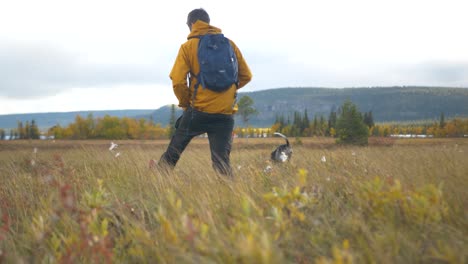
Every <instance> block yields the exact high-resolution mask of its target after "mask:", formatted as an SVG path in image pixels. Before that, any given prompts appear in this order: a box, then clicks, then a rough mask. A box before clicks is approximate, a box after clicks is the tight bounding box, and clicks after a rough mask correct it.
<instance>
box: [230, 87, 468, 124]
mask: <svg viewBox="0 0 468 264" xmlns="http://www.w3.org/2000/svg"><path fill="white" fill-rule="evenodd" d="M244 95H248V96H250V97H251V98H252V99H253V101H254V103H255V104H254V107H255V108H256V109H257V110H258V111H259V114H258V115H257V116H255V117H252V118H251V120H250V121H249V123H250V124H251V125H253V126H257V127H265V126H271V124H272V123H273V122H274V120H275V117H276V115H277V114H284V115H285V116H288V115H289V116H291V118H292V116H293V113H294V111H298V112H300V113H301V114H303V113H304V111H305V110H306V109H307V113H308V116H309V118H310V119H313V117H314V115H317V116H320V115H323V116H324V117H325V118H326V119H328V116H329V114H330V111H331V110H337V109H338V108H339V107H340V106H341V105H342V104H343V102H344V101H345V100H346V99H350V100H351V101H352V102H353V103H355V104H356V105H357V106H358V108H359V110H360V111H361V112H368V111H372V115H373V117H374V121H376V122H388V121H413V120H433V119H435V120H437V119H438V118H439V117H440V114H441V112H443V113H444V115H445V117H446V118H451V117H468V89H467V88H435V87H375V88H343V89H337V88H333V89H331V88H279V89H272V90H263V91H258V92H246V93H239V98H240V97H242V96H244ZM291 120H292V119H291ZM237 124H242V123H241V122H240V121H238V122H237Z"/></svg>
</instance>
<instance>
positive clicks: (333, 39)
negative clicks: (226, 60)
mask: <svg viewBox="0 0 468 264" xmlns="http://www.w3.org/2000/svg"><path fill="white" fill-rule="evenodd" d="M199 7H203V8H205V9H206V10H207V11H208V13H209V14H210V17H211V24H212V25H214V26H217V27H219V28H221V29H222V30H223V32H224V34H225V35H226V36H227V37H229V38H231V39H232V40H234V42H236V44H237V45H238V46H239V48H240V49H241V51H242V52H243V54H244V57H245V58H246V60H247V63H248V64H249V65H250V67H251V70H252V72H253V75H254V77H253V80H252V82H251V83H250V84H248V85H247V86H246V87H245V88H243V89H244V90H245V91H255V90H261V89H268V88H279V87H312V86H313V87H331V88H333V87H336V88H346V87H361V86H365V87H369V86H394V85H398V86H401V85H428V86H450V87H468V48H467V47H468V34H467V30H468V29H467V28H468V16H467V15H466V14H467V10H468V1H466V0H459V1H456V0H440V1H432V0H389V1H379V0H353V1H349V0H343V1H336V0H323V1H312V0H304V1H294V0H292V1H284V0H283V1H274V0H270V1H260V0H259V1H253V0H248V1H246V0H237V1H229V2H224V1H219V0H206V1H193V0H192V1H186V0H179V1H157V0H151V1H141V0H133V1H116V0H110V1H100V0H90V1H88V0H80V1H67V0H57V1H53V0H41V1H36V0H31V1H24V0H5V1H1V2H0V114H11V113H32V112H64V111H77V110H103V109H157V108H159V107H161V106H163V105H166V104H172V103H177V100H176V98H175V96H174V95H173V92H172V86H171V82H170V79H169V77H168V75H169V72H170V70H171V68H172V65H173V62H174V58H175V56H176V55H177V51H178V49H179V47H180V45H181V44H182V43H183V42H185V41H186V37H187V35H188V33H189V32H188V28H187V26H186V24H185V22H186V18H187V14H188V12H190V11H191V10H192V9H194V8H199Z"/></svg>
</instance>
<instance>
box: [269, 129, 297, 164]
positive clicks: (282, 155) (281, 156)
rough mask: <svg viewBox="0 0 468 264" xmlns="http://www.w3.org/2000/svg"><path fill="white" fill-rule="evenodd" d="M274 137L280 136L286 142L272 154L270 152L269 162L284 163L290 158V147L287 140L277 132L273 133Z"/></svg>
mask: <svg viewBox="0 0 468 264" xmlns="http://www.w3.org/2000/svg"><path fill="white" fill-rule="evenodd" d="M274 135H276V136H280V137H282V138H284V139H285V140H286V144H283V145H279V146H278V147H277V148H276V149H275V150H273V152H271V160H272V161H274V162H286V161H289V160H290V159H291V157H292V153H293V150H292V147H291V145H289V140H288V138H287V137H286V136H285V135H283V134H281V133H278V132H275V133H274Z"/></svg>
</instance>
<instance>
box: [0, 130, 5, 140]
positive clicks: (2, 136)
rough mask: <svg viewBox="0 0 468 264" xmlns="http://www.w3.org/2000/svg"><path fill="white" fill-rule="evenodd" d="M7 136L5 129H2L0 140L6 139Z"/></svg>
mask: <svg viewBox="0 0 468 264" xmlns="http://www.w3.org/2000/svg"><path fill="white" fill-rule="evenodd" d="M5 136H6V133H5V130H3V129H0V140H5Z"/></svg>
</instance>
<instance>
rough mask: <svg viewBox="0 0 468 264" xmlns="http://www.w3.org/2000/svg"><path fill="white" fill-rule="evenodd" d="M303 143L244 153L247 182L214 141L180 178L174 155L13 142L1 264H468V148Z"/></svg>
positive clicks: (199, 143) (158, 145)
mask: <svg viewBox="0 0 468 264" xmlns="http://www.w3.org/2000/svg"><path fill="white" fill-rule="evenodd" d="M291 142H292V143H293V147H294V154H293V158H292V160H291V162H289V163H286V164H271V163H269V162H268V158H269V154H270V152H271V151H272V150H273V148H274V147H275V146H276V145H278V144H280V143H282V140H281V139H236V140H235V144H234V147H233V152H232V155H231V159H232V165H233V168H234V170H235V174H236V176H235V179H234V180H233V181H230V180H226V179H224V178H222V177H219V176H217V175H216V174H215V173H214V171H213V170H212V168H211V163H210V157H209V149H208V145H207V143H206V140H205V139H196V140H195V141H194V142H193V143H192V144H191V145H189V147H188V149H187V150H186V152H184V154H183V156H182V159H181V160H180V162H179V164H178V166H177V167H176V169H175V171H174V172H170V173H166V172H160V171H156V170H150V169H149V168H148V161H149V160H150V159H153V158H156V159H157V158H159V157H160V155H161V154H162V153H163V151H164V149H165V147H166V144H167V141H121V142H119V141H118V142H117V143H118V144H119V147H118V148H117V150H116V151H118V152H120V156H118V157H115V154H116V151H115V152H111V151H109V150H108V147H109V144H110V142H107V141H64V142H60V141H57V142H50V141H23V142H1V143H0V179H1V183H2V184H1V185H0V217H1V218H0V219H1V220H0V262H1V261H2V260H3V261H5V262H7V263H18V262H27V263H29V262H32V263H37V262H39V263H43V262H44V263H49V262H50V263H56V262H59V263H69V262H72V263H90V262H91V263H93V262H94V263H101V262H108V263H114V262H115V263H352V262H354V263H466V261H467V255H468V253H467V252H468V250H467V237H468V236H467V231H468V228H467V227H468V225H467V224H468V222H467V216H468V215H467V210H466V209H467V205H468V204H467V192H466V185H467V184H466V183H467V180H468V162H467V161H468V159H467V157H468V156H467V153H468V144H467V141H466V139H454V140H446V139H444V140H436V139H430V140H429V139H428V140H410V141H405V140H397V141H390V142H389V141H387V140H376V141H372V142H371V143H372V144H371V145H370V146H368V147H338V146H335V145H334V144H333V142H332V140H330V139H320V138H319V139H306V138H303V139H296V140H294V139H292V140H291ZM34 148H36V150H37V151H36V152H35V151H34ZM267 166H271V169H267V170H265V168H267Z"/></svg>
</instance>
